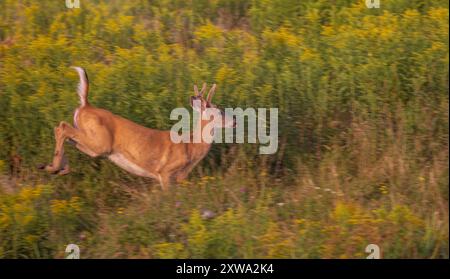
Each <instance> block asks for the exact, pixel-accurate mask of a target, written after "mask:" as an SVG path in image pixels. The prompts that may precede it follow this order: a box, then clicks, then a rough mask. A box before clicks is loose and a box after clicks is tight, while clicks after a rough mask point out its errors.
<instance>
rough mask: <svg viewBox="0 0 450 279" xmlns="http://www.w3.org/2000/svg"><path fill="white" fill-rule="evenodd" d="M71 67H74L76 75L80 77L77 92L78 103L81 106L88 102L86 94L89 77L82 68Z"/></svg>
mask: <svg viewBox="0 0 450 279" xmlns="http://www.w3.org/2000/svg"><path fill="white" fill-rule="evenodd" d="M71 68H74V69H75V70H76V71H77V72H78V76H79V77H80V83H79V84H78V90H77V93H78V96H79V97H80V104H81V106H82V107H83V106H85V105H86V104H87V103H88V101H87V95H88V91H89V79H88V76H87V74H86V71H85V70H84V69H83V68H81V67H74V66H72V67H71Z"/></svg>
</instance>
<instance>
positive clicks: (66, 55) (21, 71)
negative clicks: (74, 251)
mask: <svg viewBox="0 0 450 279" xmlns="http://www.w3.org/2000/svg"><path fill="white" fill-rule="evenodd" d="M364 2H365V1H362V0H361V1H356V0H355V1H348V0H338V1H324V0H323V1H322V0H321V1H313V0H311V1H309V0H308V1H306V0H305V1H297V0H292V1H289V0H276V1H267V0H254V1H244V0H211V1H207V0H198V1H197V0H196V1H185V0H155V1H118V0H115V1H105V2H103V1H83V0H81V8H80V9H67V8H66V7H65V5H64V1H53V0H43V1H31V0H27V1H26V0H22V1H13V0H3V1H1V2H0V96H1V98H0V123H1V124H0V146H1V148H0V172H1V175H0V258H63V257H64V250H65V246H66V245H67V244H69V243H76V244H78V245H79V246H80V249H81V257H82V258H104V257H108V258H117V257H120V258H174V257H176V258H183V257H192V258H251V257H256V258H267V257H277V258H278V257H280V258H365V257H366V254H365V252H364V249H365V247H366V246H367V245H368V244H370V243H375V244H378V245H379V246H380V248H381V253H382V257H384V258H448V257H449V243H448V240H449V222H448V220H449V201H448V197H449V192H448V190H449V177H448V170H449V169H448V168H449V165H448V159H449V157H448V151H449V148H448V140H449V139H448V125H449V123H448V117H449V115H448V111H449V110H448V105H449V95H448V93H449V87H448V85H449V70H448V67H449V41H448V31H449V30H448V29H449V21H448V16H449V10H448V2H447V1H422V0H415V1H409V0H408V1H407V0H405V1H398V0H383V1H381V2H382V6H381V8H380V9H368V8H366V6H365V4H364ZM70 65H78V66H82V67H84V68H86V70H87V72H88V74H89V78H90V82H91V90H90V101H91V103H93V104H94V105H96V106H99V107H103V108H106V109H108V110H111V111H112V112H114V113H117V114H120V115H122V116H124V117H127V118H129V119H132V120H133V121H135V122H137V123H140V124H142V125H145V126H147V127H152V128H159V129H168V128H170V126H171V125H173V123H174V122H173V121H170V120H169V113H170V111H171V110H172V109H173V108H175V107H180V106H186V107H187V106H188V96H189V95H191V94H192V92H193V89H192V86H193V84H195V83H197V84H201V83H202V82H203V81H206V82H208V83H212V82H216V83H217V84H218V89H217V94H216V96H215V101H216V103H217V104H218V105H219V106H222V107H237V106H239V107H243V108H245V107H278V108H279V110H280V111H279V116H280V119H279V124H280V131H279V133H280V146H279V150H278V152H277V153H276V154H275V155H264V156H263V155H259V154H258V152H257V150H258V149H257V145H254V144H245V145H237V144H220V145H215V146H214V147H213V149H212V151H211V153H210V154H209V155H208V156H207V158H206V159H205V160H204V161H203V162H202V163H201V165H200V166H198V167H197V168H196V169H195V170H194V171H193V173H192V174H191V175H190V177H189V180H188V181H186V182H184V183H182V184H181V185H175V186H174V187H173V188H172V189H171V190H170V192H168V193H163V192H162V191H161V190H160V188H159V185H158V184H157V183H156V182H154V181H152V180H146V179H143V178H137V177H135V176H133V175H130V174H127V173H125V172H124V171H122V170H121V169H119V168H118V167H116V166H114V165H113V164H112V163H111V162H109V161H107V160H105V159H91V158H89V157H88V156H87V155H84V154H81V153H80V152H79V151H77V150H75V149H74V148H73V147H70V146H68V147H66V151H67V153H68V157H69V160H70V162H71V167H72V173H71V174H69V175H67V176H62V177H61V176H57V177H55V176H51V175H48V174H46V173H42V172H39V171H38V170H37V169H36V165H38V164H40V163H43V162H49V161H50V159H51V156H52V152H53V148H54V139H53V127H54V126H56V125H57V124H58V123H59V121H62V120H65V121H68V122H72V115H73V111H74V110H75V108H76V107H77V106H78V97H77V95H76V92H75V88H76V83H77V82H78V77H77V75H76V73H75V72H74V71H73V70H71V69H69V68H68V67H69V66H70Z"/></svg>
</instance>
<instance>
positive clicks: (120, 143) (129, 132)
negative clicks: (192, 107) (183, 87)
mask: <svg viewBox="0 0 450 279" xmlns="http://www.w3.org/2000/svg"><path fill="white" fill-rule="evenodd" d="M77 71H78V73H79V75H80V82H81V83H80V86H79V92H78V93H79V95H80V98H81V104H82V105H81V106H80V107H79V108H78V109H77V111H76V112H75V116H74V126H75V127H73V126H72V125H70V124H68V123H66V122H60V124H59V125H58V126H57V127H55V140H56V146H55V153H54V157H53V162H52V163H51V164H49V165H47V166H46V167H45V169H46V170H47V171H49V172H52V173H59V174H66V173H68V172H69V166H68V162H67V160H66V158H65V156H64V141H65V140H66V139H70V140H72V141H74V142H75V146H76V147H77V148H78V149H79V150H80V151H82V152H84V153H86V154H88V155H89V156H91V157H97V156H106V157H108V158H109V159H110V160H111V161H113V162H114V163H116V164H117V165H118V166H119V167H121V168H123V169H125V170H127V171H129V172H132V173H134V174H137V175H139V176H144V177H152V178H155V179H157V180H159V182H160V183H161V186H162V188H163V189H164V190H166V189H167V188H168V186H169V185H170V183H171V182H173V181H176V182H179V181H181V180H183V179H185V178H186V177H187V176H188V174H189V173H190V172H191V170H192V169H193V168H194V167H195V166H196V165H197V164H198V163H199V162H200V161H201V160H202V159H203V158H204V157H205V155H206V154H207V153H208V151H209V150H210V147H211V144H209V143H205V142H201V143H173V142H172V141H171V139H170V131H161V130H155V129H150V128H146V127H143V126H141V125H138V124H136V123H134V122H132V121H130V120H128V119H125V118H123V117H120V116H118V115H115V114H113V113H111V112H110V111H107V110H104V109H100V108H96V107H94V106H92V105H90V104H89V103H88V101H87V89H88V88H89V87H88V82H87V75H85V72H84V70H82V69H81V68H78V69H77ZM83 74H84V75H85V79H84V80H83V76H82V75H83ZM83 82H84V83H85V84H83ZM205 87H206V86H205V85H204V86H203V89H202V92H201V93H199V94H197V95H196V96H195V97H197V98H200V99H201V100H202V102H204V103H205V104H208V103H209V101H210V98H208V99H207V100H205V99H203V97H202V94H203V91H204V90H205ZM214 88H215V87H213V89H214ZM213 89H212V90H211V91H210V94H209V96H210V97H212V94H211V93H213V91H214V90H213ZM195 90H196V93H198V92H197V89H196V87H195ZM210 105H211V104H210ZM206 124H207V121H202V122H201V126H204V125H206Z"/></svg>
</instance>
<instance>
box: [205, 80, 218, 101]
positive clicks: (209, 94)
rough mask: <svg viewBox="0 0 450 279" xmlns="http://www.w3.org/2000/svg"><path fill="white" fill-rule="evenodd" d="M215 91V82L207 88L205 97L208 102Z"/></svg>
mask: <svg viewBox="0 0 450 279" xmlns="http://www.w3.org/2000/svg"><path fill="white" fill-rule="evenodd" d="M215 91H216V84H215V83H214V84H213V86H212V87H211V89H209V92H208V97H207V98H206V100H207V101H208V102H211V100H212V97H213V96H214V92H215Z"/></svg>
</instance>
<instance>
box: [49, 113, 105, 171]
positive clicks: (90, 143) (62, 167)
mask: <svg viewBox="0 0 450 279" xmlns="http://www.w3.org/2000/svg"><path fill="white" fill-rule="evenodd" d="M66 139H70V140H72V141H74V142H75V146H76V147H77V149H78V150H80V151H82V152H83V153H86V154H88V155H89V156H91V157H97V156H99V155H101V154H104V153H109V152H110V151H111V148H112V147H111V137H110V134H109V132H108V131H107V130H106V129H105V128H104V127H102V126H99V127H98V129H97V131H96V133H92V132H91V133H86V132H84V131H81V130H79V129H76V128H74V127H72V126H71V125H70V124H68V123H66V122H64V121H62V122H60V124H59V125H58V127H55V140H56V145H55V152H54V156H53V161H52V163H51V164H49V165H47V166H46V167H45V170H46V171H48V172H52V173H55V172H58V173H59V174H66V173H68V172H69V164H68V161H67V158H66V157H65V155H64V141H65V140H66Z"/></svg>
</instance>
